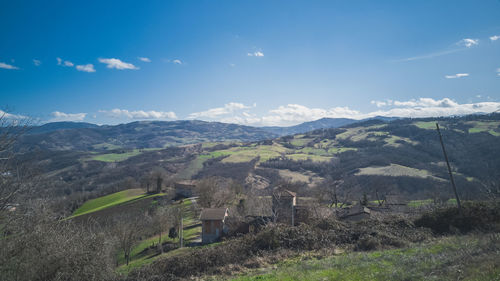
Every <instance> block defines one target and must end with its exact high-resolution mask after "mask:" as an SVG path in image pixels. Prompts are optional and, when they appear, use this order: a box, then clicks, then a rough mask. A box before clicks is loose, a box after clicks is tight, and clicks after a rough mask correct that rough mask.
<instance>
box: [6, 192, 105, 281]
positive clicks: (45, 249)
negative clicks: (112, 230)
mask: <svg viewBox="0 0 500 281" xmlns="http://www.w3.org/2000/svg"><path fill="white" fill-rule="evenodd" d="M28 203H29V204H26V206H27V207H25V208H23V209H22V210H18V211H16V214H17V215H19V216H20V217H21V218H20V219H18V220H15V221H14V222H13V223H12V224H11V225H9V227H8V231H9V233H10V234H11V235H7V236H5V237H2V238H1V239H0V280H23V281H24V280H26V281H27V280H111V279H112V278H113V277H114V266H113V264H114V262H113V260H114V254H113V243H112V241H111V240H110V239H109V236H108V235H107V234H106V233H105V232H104V231H103V230H102V229H101V228H100V227H99V226H98V225H97V224H95V223H93V222H92V221H88V222H87V223H86V224H79V225H76V224H73V223H72V222H71V221H69V220H59V219H57V217H56V216H55V215H54V214H53V213H52V212H51V211H50V210H49V208H48V202H47V201H37V202H28ZM21 211H22V213H20V212H21Z"/></svg>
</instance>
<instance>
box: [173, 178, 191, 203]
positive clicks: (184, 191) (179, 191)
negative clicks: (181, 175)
mask: <svg viewBox="0 0 500 281" xmlns="http://www.w3.org/2000/svg"><path fill="white" fill-rule="evenodd" d="M195 188H196V185H195V182H194V181H191V180H184V181H178V182H176V183H174V190H175V198H176V199H179V198H189V197H193V193H194V190H195Z"/></svg>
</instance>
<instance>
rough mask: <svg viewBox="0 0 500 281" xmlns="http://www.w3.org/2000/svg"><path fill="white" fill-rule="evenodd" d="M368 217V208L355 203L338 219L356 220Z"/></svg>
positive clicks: (369, 215)
mask: <svg viewBox="0 0 500 281" xmlns="http://www.w3.org/2000/svg"><path fill="white" fill-rule="evenodd" d="M370 217H371V210H370V209H368V208H367V207H365V206H361V205H356V206H353V207H351V208H349V210H347V212H346V213H345V214H344V215H343V216H341V217H340V219H342V220H347V221H353V222H356V221H362V220H366V219H369V218H370Z"/></svg>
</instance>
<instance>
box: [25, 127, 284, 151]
mask: <svg viewBox="0 0 500 281" xmlns="http://www.w3.org/2000/svg"><path fill="white" fill-rule="evenodd" d="M58 125H60V124H55V125H52V123H51V124H46V125H43V126H42V127H37V128H34V129H33V130H32V132H34V133H32V134H29V135H25V136H24V137H23V138H22V139H21V140H20V144H19V145H18V149H19V150H21V151H26V150H36V149H49V150H80V151H92V150H112V149H120V148H123V149H134V148H163V147H168V146H178V145H185V144H192V143H201V142H212V141H256V140H262V139H269V138H273V137H276V136H277V135H276V134H273V133H270V132H267V131H265V130H263V129H260V128H256V127H249V126H242V125H236V124H226V123H219V122H204V121H196V120H195V121H171V122H166V121H142V122H133V123H128V124H121V125H116V126H99V127H97V126H81V127H78V126H76V125H75V124H73V125H74V126H58ZM64 125H67V123H64ZM77 127H78V128H77ZM56 128H58V129H56ZM62 128H64V129H62ZM36 132H40V133H36Z"/></svg>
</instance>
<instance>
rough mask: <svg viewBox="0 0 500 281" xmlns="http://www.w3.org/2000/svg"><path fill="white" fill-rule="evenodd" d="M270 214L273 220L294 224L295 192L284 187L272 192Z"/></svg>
mask: <svg viewBox="0 0 500 281" xmlns="http://www.w3.org/2000/svg"><path fill="white" fill-rule="evenodd" d="M272 204H273V205H272V215H273V217H274V220H275V222H279V223H284V224H290V225H295V221H294V220H295V206H296V205H297V194H296V193H295V192H291V191H289V190H286V189H278V190H276V191H274V192H273V203H272Z"/></svg>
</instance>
